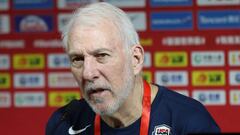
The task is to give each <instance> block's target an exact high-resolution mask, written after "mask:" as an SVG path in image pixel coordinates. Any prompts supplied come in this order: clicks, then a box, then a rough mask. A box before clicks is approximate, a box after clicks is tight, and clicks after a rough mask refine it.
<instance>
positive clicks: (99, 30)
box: [46, 2, 220, 135]
mask: <svg viewBox="0 0 240 135" xmlns="http://www.w3.org/2000/svg"><path fill="white" fill-rule="evenodd" d="M62 35H63V36H62V37H63V43H64V45H65V46H64V47H65V50H66V52H67V54H68V55H69V58H70V63H71V71H72V73H73V75H74V77H75V79H76V80H77V82H78V85H79V87H80V90H81V94H82V96H83V99H81V100H79V101H77V100H74V101H72V102H71V103H69V104H68V105H66V106H64V107H62V108H60V109H58V110H57V111H56V112H55V113H54V114H53V115H52V117H51V118H50V119H49V121H48V124H47V128H46V134H47V135H69V134H70V135H76V134H80V135H83V134H84V135H93V134H94V135H100V134H102V135H139V134H141V135H163V134H164V135H170V134H172V135H185V134H188V133H208V132H215V133H216V132H220V129H219V127H218V126H217V124H216V123H215V122H214V120H213V118H212V117H211V116H210V114H209V113H208V112H207V110H206V109H205V108H204V107H203V105H201V104H200V103H199V102H197V101H195V100H193V99H191V98H188V97H185V96H182V95H180V94H178V93H175V92H173V91H171V90H168V89H167V88H165V87H162V86H158V85H154V84H149V83H147V82H145V81H144V80H143V79H142V76H141V71H142V67H143V61H144V50H143V48H142V46H141V45H140V43H139V37H138V34H137V32H136V30H135V29H134V27H133V25H132V23H131V22H130V20H129V19H128V17H127V15H126V14H125V13H124V12H123V11H122V10H120V9H119V8H116V7H114V6H112V5H110V4H107V3H104V2H100V3H94V4H90V5H87V6H85V7H83V8H80V9H78V10H77V11H76V12H75V13H74V14H73V16H72V18H71V19H70V21H69V23H68V24H67V25H66V27H65V29H64V30H63V34H62Z"/></svg>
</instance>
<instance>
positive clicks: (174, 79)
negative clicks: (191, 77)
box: [155, 71, 188, 86]
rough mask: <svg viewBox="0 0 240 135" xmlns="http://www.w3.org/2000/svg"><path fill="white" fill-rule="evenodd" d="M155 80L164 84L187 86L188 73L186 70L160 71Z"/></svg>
mask: <svg viewBox="0 0 240 135" xmlns="http://www.w3.org/2000/svg"><path fill="white" fill-rule="evenodd" d="M155 82H156V83H157V84H159V85H164V86H187V85H188V73H187V72H186V71H158V72H156V74H155Z"/></svg>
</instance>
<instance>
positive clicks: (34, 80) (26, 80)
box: [19, 76, 40, 86]
mask: <svg viewBox="0 0 240 135" xmlns="http://www.w3.org/2000/svg"><path fill="white" fill-rule="evenodd" d="M19 81H20V84H21V85H22V86H26V85H29V84H31V85H38V84H39V82H40V78H38V77H37V76H28V77H25V76H21V78H20V79H19Z"/></svg>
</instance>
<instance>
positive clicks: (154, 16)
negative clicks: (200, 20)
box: [150, 11, 193, 30]
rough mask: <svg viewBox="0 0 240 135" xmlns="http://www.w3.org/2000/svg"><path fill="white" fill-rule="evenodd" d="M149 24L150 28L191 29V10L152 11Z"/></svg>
mask: <svg viewBox="0 0 240 135" xmlns="http://www.w3.org/2000/svg"><path fill="white" fill-rule="evenodd" d="M150 25H151V29H152V30H191V29H193V18H192V12H190V11H177V12H153V13H151V24H150Z"/></svg>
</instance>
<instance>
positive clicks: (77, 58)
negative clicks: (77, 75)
mask: <svg viewBox="0 0 240 135" xmlns="http://www.w3.org/2000/svg"><path fill="white" fill-rule="evenodd" d="M79 61H83V58H81V57H74V58H72V62H79Z"/></svg>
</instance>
